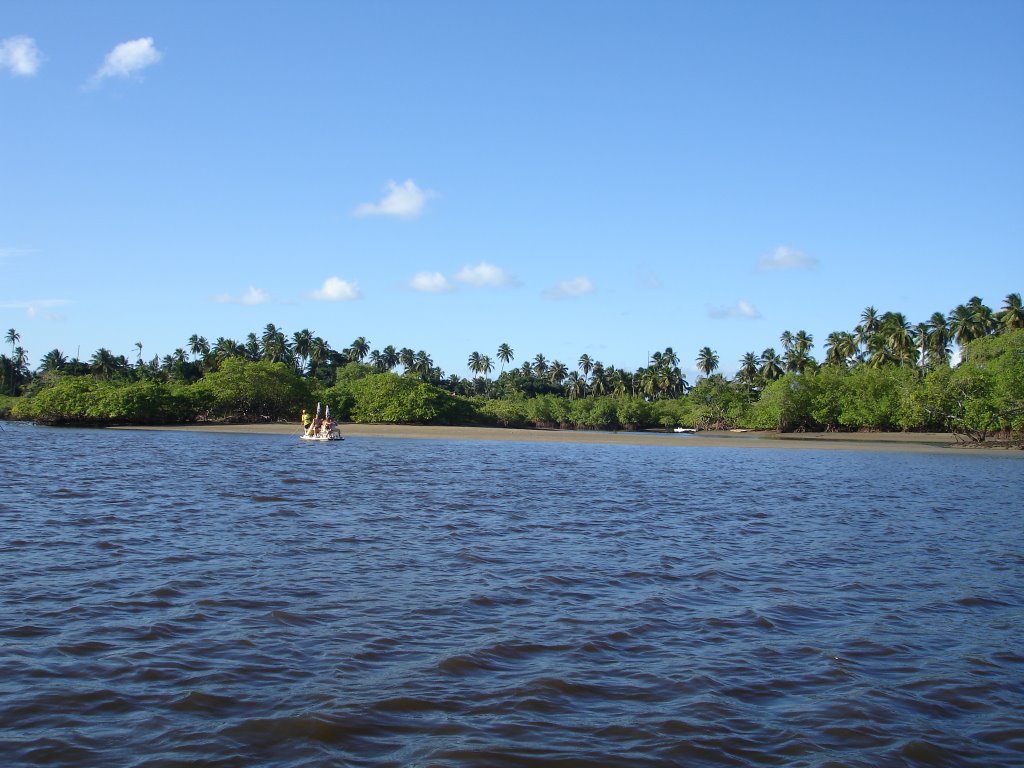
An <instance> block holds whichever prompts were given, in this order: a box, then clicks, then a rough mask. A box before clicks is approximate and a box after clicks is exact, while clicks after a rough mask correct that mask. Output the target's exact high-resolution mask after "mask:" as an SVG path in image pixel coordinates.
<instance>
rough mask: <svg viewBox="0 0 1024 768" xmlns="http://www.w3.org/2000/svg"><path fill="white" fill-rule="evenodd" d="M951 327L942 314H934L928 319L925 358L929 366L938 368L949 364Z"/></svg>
mask: <svg viewBox="0 0 1024 768" xmlns="http://www.w3.org/2000/svg"><path fill="white" fill-rule="evenodd" d="M950 341H952V339H951V337H950V335H949V325H948V324H947V323H946V316H945V315H943V314H942V313H941V312H933V313H932V316H931V317H929V318H928V335H927V343H926V345H925V346H926V350H925V356H926V358H927V360H926V362H927V364H928V365H929V366H932V367H937V366H940V365H948V364H949V344H950Z"/></svg>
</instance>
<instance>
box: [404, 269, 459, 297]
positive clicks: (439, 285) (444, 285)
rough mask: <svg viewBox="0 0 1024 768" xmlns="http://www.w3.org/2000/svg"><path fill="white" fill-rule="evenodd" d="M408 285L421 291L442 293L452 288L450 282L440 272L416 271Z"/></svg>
mask: <svg viewBox="0 0 1024 768" xmlns="http://www.w3.org/2000/svg"><path fill="white" fill-rule="evenodd" d="M409 287H410V288H412V289H413V290H414V291H420V292H421V293H444V292H445V291H450V290H451V289H452V284H451V283H450V282H449V281H448V278H447V277H445V276H444V275H442V274H441V273H440V272H417V273H416V274H415V275H413V278H412V280H410V281H409Z"/></svg>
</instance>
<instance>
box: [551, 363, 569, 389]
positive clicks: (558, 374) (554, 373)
mask: <svg viewBox="0 0 1024 768" xmlns="http://www.w3.org/2000/svg"><path fill="white" fill-rule="evenodd" d="M568 375H569V369H568V368H567V367H566V365H565V363H563V362H562V361H561V360H552V361H551V367H550V368H549V369H548V381H550V382H551V383H552V384H554V385H555V386H556V387H560V386H562V382H563V381H565V377H566V376H568Z"/></svg>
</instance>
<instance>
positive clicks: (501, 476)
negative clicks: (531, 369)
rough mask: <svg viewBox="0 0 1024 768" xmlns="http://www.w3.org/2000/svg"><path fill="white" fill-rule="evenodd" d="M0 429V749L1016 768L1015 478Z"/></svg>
mask: <svg viewBox="0 0 1024 768" xmlns="http://www.w3.org/2000/svg"><path fill="white" fill-rule="evenodd" d="M4 428H5V430H6V431H5V432H2V433H0V470H2V476H3V492H2V494H0V524H2V527H0V531H2V541H0V566H2V567H0V608H2V613H0V755H4V756H5V759H6V763H5V764H7V765H12V764H13V765H30V764H46V765H68V766H72V765H73V766H93V765H95V766H112V765H118V766H122V765H123V766H169V765H204V766H206V765H208V766H221V765H223V766H242V765H268V766H321V765H352V766H363V765H373V766H513V765H564V766H569V765H574V766H575V765H622V766H627V765H628V766H655V765H657V766H661V765H683V766H742V765H780V766H826V765H837V766H838V765H844V766H876V765H893V766H900V765H913V766H916V765H922V766H923V765H928V766H932V765H950V766H953V765H955V766H1008V765H1022V764H1024V715H1022V714H1021V713H1022V710H1024V597H1022V596H1024V524H1022V522H1021V514H1020V507H1021V495H1022V494H1021V492H1022V489H1024V461H1022V460H1020V459H1019V457H1015V456H1013V455H1007V454H984V455H978V454H973V453H971V454H965V453H958V452H951V454H950V455H948V456H947V455H915V454H892V453H885V454H881V453H880V454H872V453H847V452H841V453H840V452H833V453H830V452H825V451H815V450H806V451H805V450H787V451H773V450H757V451H752V450H743V449H736V448H732V449H730V448H721V449H719V448H676V449H666V448H658V447H647V446H618V445H616V446H608V445H564V444H558V445H537V444H527V443H488V442H459V441H442V440H398V439H390V440H388V439H371V438H349V439H348V440H346V441H345V442H344V443H341V444H337V445H317V444H313V445H310V444H306V443H302V442H301V441H299V440H297V439H295V438H293V437H283V436H271V435H236V434H196V433H177V432H174V433H158V432H123V431H79V430H51V429H46V428H42V427H30V426H26V425H13V424H8V425H5V426H4Z"/></svg>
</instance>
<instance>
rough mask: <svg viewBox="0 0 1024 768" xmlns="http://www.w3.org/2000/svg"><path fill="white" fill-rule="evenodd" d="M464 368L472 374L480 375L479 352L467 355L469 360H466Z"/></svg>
mask: <svg viewBox="0 0 1024 768" xmlns="http://www.w3.org/2000/svg"><path fill="white" fill-rule="evenodd" d="M466 367H467V368H469V370H470V371H472V372H473V373H475V374H477V375H478V376H479V375H480V353H479V352H470V353H469V359H468V360H466Z"/></svg>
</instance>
